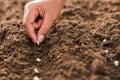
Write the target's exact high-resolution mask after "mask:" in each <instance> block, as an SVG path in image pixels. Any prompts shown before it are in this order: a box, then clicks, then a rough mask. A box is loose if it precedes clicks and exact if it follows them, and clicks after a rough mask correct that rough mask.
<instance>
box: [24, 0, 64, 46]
mask: <svg viewBox="0 0 120 80" xmlns="http://www.w3.org/2000/svg"><path fill="white" fill-rule="evenodd" d="M63 3H64V0H34V1H31V2H29V3H27V4H26V5H25V10H24V17H23V24H24V27H25V29H26V32H27V33H28V36H29V37H30V38H31V39H32V41H33V42H34V43H37V44H38V45H39V44H40V43H41V42H43V40H44V36H46V35H47V34H48V33H49V31H50V29H51V27H52V24H53V23H54V21H55V20H56V18H58V17H59V15H60V11H61V9H62V7H63ZM36 29H37V30H38V32H37V34H36V33H35V30H36Z"/></svg>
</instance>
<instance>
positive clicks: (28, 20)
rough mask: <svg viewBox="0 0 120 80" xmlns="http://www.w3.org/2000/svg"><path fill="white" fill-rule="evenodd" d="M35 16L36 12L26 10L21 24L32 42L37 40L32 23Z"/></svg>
mask: <svg viewBox="0 0 120 80" xmlns="http://www.w3.org/2000/svg"><path fill="white" fill-rule="evenodd" d="M35 18H36V14H35V12H34V11H33V10H28V11H27V12H25V13H24V18H23V24H24V27H25V29H26V31H27V33H28V35H29V37H30V38H31V39H32V40H33V42H34V43H36V42H37V36H36V34H35V30H34V27H33V25H32V24H33V23H34V20H35Z"/></svg>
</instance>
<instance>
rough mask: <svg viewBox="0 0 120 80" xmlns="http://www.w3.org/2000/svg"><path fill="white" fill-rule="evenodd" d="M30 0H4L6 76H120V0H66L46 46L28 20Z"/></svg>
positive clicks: (47, 79) (0, 29)
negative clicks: (27, 28)
mask: <svg viewBox="0 0 120 80" xmlns="http://www.w3.org/2000/svg"><path fill="white" fill-rule="evenodd" d="M29 1H30V0H0V80H33V77H34V76H38V77H39V78H40V80H120V66H115V65H114V61H116V60H117V61H120V0H66V3H65V6H64V9H63V10H62V14H61V16H60V18H59V19H58V20H57V21H56V22H55V23H54V25H53V28H52V29H51V32H50V34H49V35H48V36H47V37H46V39H45V41H44V42H43V43H41V44H40V46H37V45H36V44H34V43H32V41H31V40H30V39H29V38H28V36H27V34H26V32H25V29H24V27H23V23H22V17H23V10H24V5H25V4H26V3H27V2H29ZM38 57H39V58H40V59H41V61H40V62H37V61H36V58H38ZM34 68H37V69H38V70H39V73H35V71H34Z"/></svg>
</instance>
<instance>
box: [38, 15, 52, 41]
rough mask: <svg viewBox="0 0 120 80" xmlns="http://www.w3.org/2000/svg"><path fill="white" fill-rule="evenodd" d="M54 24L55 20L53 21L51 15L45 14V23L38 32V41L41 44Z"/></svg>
mask: <svg viewBox="0 0 120 80" xmlns="http://www.w3.org/2000/svg"><path fill="white" fill-rule="evenodd" d="M53 22H54V20H52V19H51V17H50V16H49V15H47V14H45V17H44V19H43V23H42V25H41V27H40V29H39V31H38V41H39V42H43V40H44V38H45V36H46V35H47V34H48V33H49V31H50V29H51V27H52V24H53Z"/></svg>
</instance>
